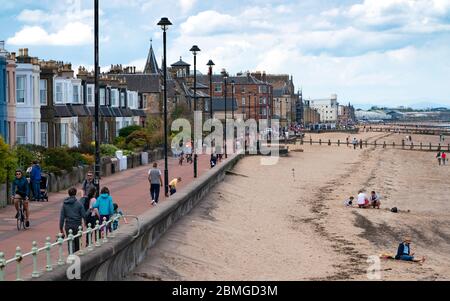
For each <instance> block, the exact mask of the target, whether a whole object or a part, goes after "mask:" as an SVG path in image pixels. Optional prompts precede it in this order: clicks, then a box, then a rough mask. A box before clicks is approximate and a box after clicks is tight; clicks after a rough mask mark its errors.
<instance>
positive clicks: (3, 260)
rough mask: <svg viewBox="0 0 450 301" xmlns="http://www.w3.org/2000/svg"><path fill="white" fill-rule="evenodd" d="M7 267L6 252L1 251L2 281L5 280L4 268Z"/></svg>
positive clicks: (0, 273)
mask: <svg viewBox="0 0 450 301" xmlns="http://www.w3.org/2000/svg"><path fill="white" fill-rule="evenodd" d="M5 267H6V260H5V254H4V253H3V252H0V281H5V273H4V269H5Z"/></svg>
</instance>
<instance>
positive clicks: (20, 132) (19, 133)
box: [16, 122, 27, 144]
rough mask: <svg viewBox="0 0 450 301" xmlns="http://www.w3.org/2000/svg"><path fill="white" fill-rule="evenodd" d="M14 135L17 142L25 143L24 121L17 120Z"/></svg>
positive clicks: (25, 128) (25, 129) (25, 126)
mask: <svg viewBox="0 0 450 301" xmlns="http://www.w3.org/2000/svg"><path fill="white" fill-rule="evenodd" d="M16 137H17V144H27V123H26V122H17V128H16Z"/></svg>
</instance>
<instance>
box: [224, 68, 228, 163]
mask: <svg viewBox="0 0 450 301" xmlns="http://www.w3.org/2000/svg"><path fill="white" fill-rule="evenodd" d="M223 80H224V83H225V126H224V132H225V133H224V139H225V159H228V153H227V118H228V112H227V85H228V83H227V80H228V75H227V74H226V73H225V74H224V76H223Z"/></svg>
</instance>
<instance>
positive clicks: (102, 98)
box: [100, 89, 106, 106]
mask: <svg viewBox="0 0 450 301" xmlns="http://www.w3.org/2000/svg"><path fill="white" fill-rule="evenodd" d="M105 103H106V93H105V89H100V105H101V106H104V105H105Z"/></svg>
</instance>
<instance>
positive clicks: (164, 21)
mask: <svg viewBox="0 0 450 301" xmlns="http://www.w3.org/2000/svg"><path fill="white" fill-rule="evenodd" d="M157 25H159V26H161V29H162V30H163V31H166V30H168V29H169V26H170V25H172V22H170V21H169V19H168V18H165V17H164V18H161V20H160V21H159V22H158V24H157Z"/></svg>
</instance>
